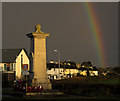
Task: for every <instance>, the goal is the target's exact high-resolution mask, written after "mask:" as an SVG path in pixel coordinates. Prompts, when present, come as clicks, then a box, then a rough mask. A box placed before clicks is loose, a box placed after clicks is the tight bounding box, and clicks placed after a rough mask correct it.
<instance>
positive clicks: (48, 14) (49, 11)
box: [2, 3, 118, 66]
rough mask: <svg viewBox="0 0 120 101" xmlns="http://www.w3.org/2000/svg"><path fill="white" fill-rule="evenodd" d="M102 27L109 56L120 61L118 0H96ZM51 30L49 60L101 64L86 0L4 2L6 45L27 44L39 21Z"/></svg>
mask: <svg viewBox="0 0 120 101" xmlns="http://www.w3.org/2000/svg"><path fill="white" fill-rule="evenodd" d="M93 8H94V9H95V11H96V14H97V17H98V20H99V24H100V27H101V30H102V33H101V34H102V36H103V38H102V39H103V41H104V46H105V49H106V54H107V60H108V64H107V65H110V66H114V65H117V55H118V51H117V50H118V47H117V41H118V40H117V35H118V32H117V27H118V26H117V21H118V18H117V13H118V11H117V3H93ZM38 23H39V24H41V25H42V31H43V32H46V33H50V37H48V38H47V60H51V59H52V60H57V54H56V53H54V52H53V50H54V49H58V50H60V52H61V59H62V60H68V59H70V60H72V61H77V62H83V61H92V62H93V64H94V65H97V66H99V65H100V64H99V61H98V60H99V57H98V55H97V54H98V52H97V51H96V46H95V45H94V42H95V41H94V39H93V36H92V35H93V33H91V29H90V27H89V25H90V24H89V22H88V17H87V13H86V10H85V6H84V3H3V38H2V39H3V48H26V49H27V50H28V51H29V48H30V47H29V43H30V42H29V39H28V38H27V37H26V34H28V33H31V32H33V31H34V30H35V29H34V26H35V25H36V24H38Z"/></svg>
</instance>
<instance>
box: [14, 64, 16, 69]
mask: <svg viewBox="0 0 120 101" xmlns="http://www.w3.org/2000/svg"><path fill="white" fill-rule="evenodd" d="M15 69H16V63H14V71H15Z"/></svg>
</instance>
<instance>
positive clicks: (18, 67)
mask: <svg viewBox="0 0 120 101" xmlns="http://www.w3.org/2000/svg"><path fill="white" fill-rule="evenodd" d="M21 55H22V56H23V64H28V70H29V59H28V57H27V55H26V53H25V51H24V50H23V49H22V51H21V52H20V54H19V55H18V57H17V58H16V79H20V77H21V72H22V71H21V67H22V66H21Z"/></svg>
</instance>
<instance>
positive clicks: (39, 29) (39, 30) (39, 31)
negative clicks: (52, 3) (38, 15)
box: [35, 24, 43, 33]
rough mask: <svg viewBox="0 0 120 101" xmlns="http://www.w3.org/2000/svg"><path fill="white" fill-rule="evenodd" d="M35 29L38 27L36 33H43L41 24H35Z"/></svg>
mask: <svg viewBox="0 0 120 101" xmlns="http://www.w3.org/2000/svg"><path fill="white" fill-rule="evenodd" d="M35 29H36V32H35V33H43V32H42V31H41V25H40V24H37V25H36V26H35Z"/></svg>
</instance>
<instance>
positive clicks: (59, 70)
mask: <svg viewBox="0 0 120 101" xmlns="http://www.w3.org/2000/svg"><path fill="white" fill-rule="evenodd" d="M54 52H57V53H58V68H59V79H60V52H59V51H58V50H54Z"/></svg>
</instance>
